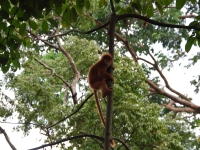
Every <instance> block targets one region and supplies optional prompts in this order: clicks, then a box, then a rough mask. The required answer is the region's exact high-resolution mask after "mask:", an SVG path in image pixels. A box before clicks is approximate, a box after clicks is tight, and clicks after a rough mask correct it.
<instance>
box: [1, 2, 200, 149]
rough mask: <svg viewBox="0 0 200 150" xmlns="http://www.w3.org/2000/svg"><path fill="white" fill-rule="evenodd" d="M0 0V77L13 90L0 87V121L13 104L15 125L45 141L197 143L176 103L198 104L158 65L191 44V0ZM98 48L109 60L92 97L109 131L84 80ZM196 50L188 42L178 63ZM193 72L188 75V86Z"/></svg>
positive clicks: (185, 108)
mask: <svg viewBox="0 0 200 150" xmlns="http://www.w3.org/2000/svg"><path fill="white" fill-rule="evenodd" d="M0 2H1V3H0V6H1V9H0V20H1V23H0V31H1V37H0V65H1V70H2V72H3V73H4V74H5V75H4V80H2V86H5V87H6V88H9V89H10V90H13V91H14V93H15V99H10V98H9V97H8V96H6V95H4V94H3V93H1V96H2V98H3V99H2V100H1V101H0V121H1V122H6V120H8V119H9V117H10V116H12V115H13V114H14V113H17V118H18V120H19V122H18V126H16V127H15V129H16V130H22V131H24V132H25V133H27V134H28V132H29V131H30V130H31V129H33V128H39V129H40V130H41V131H42V132H43V134H45V135H46V141H45V142H46V143H49V145H48V144H47V145H44V147H45V146H52V145H57V146H59V147H60V148H61V149H73V148H76V149H86V148H87V149H102V148H103V147H104V149H110V147H109V146H107V145H106V144H105V145H104V144H102V143H106V142H107V143H108V145H109V140H110V139H111V138H113V139H114V140H115V141H117V142H116V143H117V145H116V149H134V150H135V149H138V150H139V149H145V150H148V149H192V148H198V146H199V145H198V143H196V141H195V140H196V137H195V135H194V133H193V132H192V131H191V130H190V129H188V128H189V127H196V126H198V124H199V120H198V118H197V117H194V118H193V120H192V121H191V120H190V119H187V118H185V117H184V116H183V114H182V113H184V115H185V114H186V113H193V114H194V115H196V114H199V113H200V106H198V105H197V104H195V103H193V101H192V97H190V96H189V95H187V93H181V92H179V89H174V88H173V87H171V85H170V83H169V82H168V79H167V77H166V76H165V74H164V73H163V71H162V70H164V69H165V70H166V69H168V70H170V69H171V68H172V67H173V64H174V63H175V62H178V61H179V60H180V59H183V58H188V55H189V54H190V52H191V51H192V50H193V47H192V46H200V38H199V37H200V36H199V34H200V32H199V31H200V27H199V19H200V14H199V6H200V1H196V0H188V1H186V0H176V1H173V0H155V1H152V0H125V1H121V0H110V1H108V0H34V1H33V0H0ZM184 41H186V42H185V45H184V48H183V47H182V46H181V44H182V43H184ZM103 52H109V53H111V55H112V56H113V58H114V66H115V70H114V71H113V76H114V78H115V83H114V85H113V87H114V88H113V91H112V93H111V95H108V99H107V101H105V100H101V105H102V108H103V112H104V115H105V116H106V117H107V118H109V119H108V121H107V122H106V123H107V126H106V129H105V133H108V135H107V134H104V129H103V127H102V126H100V124H101V123H100V120H99V117H98V113H97V111H96V106H95V103H94V100H93V98H91V96H92V91H91V90H90V89H89V87H88V84H87V73H88V69H89V67H90V66H91V65H92V64H93V63H94V62H95V61H96V60H98V59H99V57H100V55H101V54H102V53H103ZM99 54H100V55H99ZM199 59H200V53H199V52H198V51H197V52H196V54H195V55H194V56H192V57H191V56H189V59H188V65H187V66H186V67H187V68H190V66H191V65H195V64H196V63H197V62H198V60H199ZM16 71H19V73H18V74H16ZM108 71H109V72H110V73H112V71H111V70H108ZM155 72H156V73H157V74H158V76H153V74H154V73H155ZM199 77H200V76H197V77H196V78H195V79H191V81H190V82H191V84H192V85H194V89H195V92H196V93H198V91H199V86H200V84H199V83H200V78H199ZM108 85H111V83H109V81H108ZM112 106H113V107H112ZM111 129H112V130H111ZM186 129H187V130H186ZM111 131H112V132H111ZM0 132H2V133H5V132H4V130H3V129H2V130H1V128H0ZM111 133H112V135H111ZM103 136H104V138H103ZM107 138H108V139H107ZM64 141H69V142H70V145H69V146H68V145H67V146H66V145H65V143H64ZM103 145H104V146H103ZM11 147H12V146H11ZM40 148H42V147H40ZM13 149H14V148H13Z"/></svg>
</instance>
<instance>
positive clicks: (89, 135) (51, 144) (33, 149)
mask: <svg viewBox="0 0 200 150" xmlns="http://www.w3.org/2000/svg"><path fill="white" fill-rule="evenodd" d="M83 137H91V138H95V139H98V140H100V141H102V142H103V138H102V137H100V136H96V135H92V134H83V135H77V136H74V137H69V138H65V139H62V140H60V141H57V142H53V143H50V144H45V145H42V146H39V147H35V148H31V149H29V150H38V149H41V148H45V147H48V146H53V145H56V144H59V143H62V142H66V141H69V140H73V139H78V138H83Z"/></svg>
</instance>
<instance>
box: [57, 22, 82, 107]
mask: <svg viewBox="0 0 200 150" xmlns="http://www.w3.org/2000/svg"><path fill="white" fill-rule="evenodd" d="M60 26H61V20H60V19H59V24H58V28H57V30H56V34H59V31H60ZM57 42H58V47H59V51H61V52H62V53H63V54H64V55H65V56H66V57H67V59H68V60H69V62H70V65H71V67H72V70H73V72H74V78H73V81H72V84H71V88H72V98H73V101H74V104H77V93H76V84H77V82H78V81H79V79H80V72H79V71H78V69H77V68H76V65H75V63H74V60H73V58H72V57H71V55H70V54H69V53H68V52H67V51H66V50H65V49H64V48H63V46H62V44H61V41H60V37H59V36H57Z"/></svg>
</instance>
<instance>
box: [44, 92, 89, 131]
mask: <svg viewBox="0 0 200 150" xmlns="http://www.w3.org/2000/svg"><path fill="white" fill-rule="evenodd" d="M92 95H93V93H92V94H90V95H89V96H88V97H87V98H86V99H85V100H84V101H83V102H82V103H81V104H80V106H79V107H78V108H77V109H76V110H75V111H74V112H72V113H71V114H69V115H68V116H66V117H65V118H63V119H61V120H59V121H58V122H56V123H55V124H53V125H51V126H49V127H47V128H52V127H54V126H56V125H57V124H59V123H61V122H63V121H65V120H66V119H68V118H69V117H71V116H72V115H74V114H75V113H77V112H78V111H79V110H80V109H81V108H82V107H83V105H84V104H85V103H86V102H87V100H88V99H90V97H92Z"/></svg>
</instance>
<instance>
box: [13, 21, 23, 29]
mask: <svg viewBox="0 0 200 150" xmlns="http://www.w3.org/2000/svg"><path fill="white" fill-rule="evenodd" d="M12 25H13V26H15V28H19V27H20V26H21V24H20V23H19V20H16V19H13V20H12Z"/></svg>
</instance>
